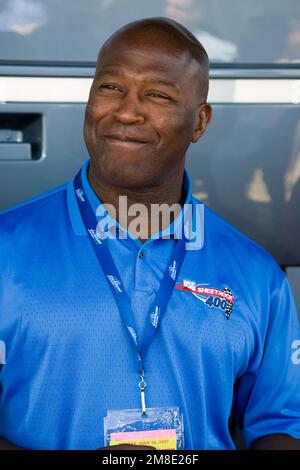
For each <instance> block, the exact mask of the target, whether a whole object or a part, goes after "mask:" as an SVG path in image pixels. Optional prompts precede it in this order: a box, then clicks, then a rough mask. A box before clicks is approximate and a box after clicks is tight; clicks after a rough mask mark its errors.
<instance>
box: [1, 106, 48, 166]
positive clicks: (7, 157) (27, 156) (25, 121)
mask: <svg viewBox="0 0 300 470" xmlns="http://www.w3.org/2000/svg"><path fill="white" fill-rule="evenodd" d="M42 150H43V125H42V115H41V114H37V113H0V161H16V160H22V161H31V160H38V159H39V158H41V157H42Z"/></svg>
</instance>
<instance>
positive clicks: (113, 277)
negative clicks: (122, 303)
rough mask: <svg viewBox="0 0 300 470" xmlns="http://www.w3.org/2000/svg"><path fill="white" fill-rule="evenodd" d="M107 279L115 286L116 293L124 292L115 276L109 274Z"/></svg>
mask: <svg viewBox="0 0 300 470" xmlns="http://www.w3.org/2000/svg"><path fill="white" fill-rule="evenodd" d="M107 278H108V280H109V281H110V283H111V284H112V285H113V286H114V288H115V289H116V291H118V292H122V283H121V281H120V279H118V278H117V277H115V276H112V275H111V274H108V275H107Z"/></svg>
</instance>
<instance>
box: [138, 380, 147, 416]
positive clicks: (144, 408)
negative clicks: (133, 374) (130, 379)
mask: <svg viewBox="0 0 300 470" xmlns="http://www.w3.org/2000/svg"><path fill="white" fill-rule="evenodd" d="M146 385H147V383H146V382H145V375H144V371H142V373H141V381H140V382H139V389H140V392H141V404H142V414H143V415H145V414H146V400H145V388H146Z"/></svg>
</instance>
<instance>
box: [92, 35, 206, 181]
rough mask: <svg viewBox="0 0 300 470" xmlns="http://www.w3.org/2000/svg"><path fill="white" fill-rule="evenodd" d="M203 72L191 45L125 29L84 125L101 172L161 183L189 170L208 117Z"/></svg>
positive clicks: (105, 64) (102, 61)
mask: <svg viewBox="0 0 300 470" xmlns="http://www.w3.org/2000/svg"><path fill="white" fill-rule="evenodd" d="M199 73H200V72H199V63H198V62H197V61H196V60H195V59H194V58H193V57H192V56H191V54H190V52H189V51H188V50H185V49H182V48H179V47H177V46H176V45H175V44H173V43H172V41H165V42H163V41H162V38H161V37H160V38H159V37H157V35H155V34H153V32H152V33H151V32H150V33H148V34H143V35H141V34H138V33H137V32H136V31H133V32H129V33H128V32H125V33H123V34H122V33H121V34H119V35H117V36H116V37H113V38H112V39H111V41H109V42H108V43H107V44H106V45H105V47H104V48H103V49H102V51H101V52H100V55H99V59H98V63H97V68H96V74H95V78H94V81H93V84H92V88H91V91H90V96H89V101H88V104H87V108H86V116H85V126H84V135H85V142H86V145H87V148H88V151H89V154H90V157H91V168H92V171H93V172H94V173H96V174H97V177H98V178H101V179H102V180H104V181H109V182H111V184H113V185H116V186H119V187H128V188H129V187H130V188H139V187H145V186H154V187H155V186H156V185H158V184H160V183H161V182H162V181H163V180H164V179H166V178H168V175H170V174H174V172H178V171H180V172H181V171H183V167H184V159H185V153H186V150H187V148H188V146H189V145H190V143H191V142H195V141H197V140H198V139H199V137H200V136H201V135H202V134H203V132H204V130H205V126H206V123H207V122H208V120H209V119H208V118H207V116H208V113H207V109H208V108H207V107H208V105H206V104H203V102H205V98H203V89H201V88H203V87H201V83H202V82H201V80H199ZM201 116H202V118H201ZM201 119H202V120H201ZM199 121H201V122H200V124H199Z"/></svg>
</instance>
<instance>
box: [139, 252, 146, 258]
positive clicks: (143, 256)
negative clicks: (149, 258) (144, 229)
mask: <svg viewBox="0 0 300 470" xmlns="http://www.w3.org/2000/svg"><path fill="white" fill-rule="evenodd" d="M139 258H140V259H144V258H145V253H144V252H143V251H140V253H139Z"/></svg>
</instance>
